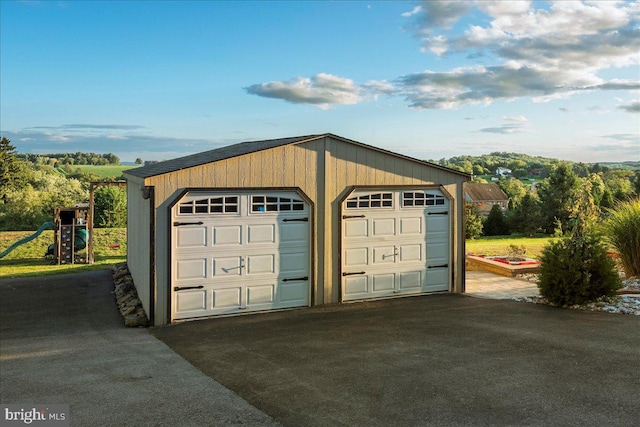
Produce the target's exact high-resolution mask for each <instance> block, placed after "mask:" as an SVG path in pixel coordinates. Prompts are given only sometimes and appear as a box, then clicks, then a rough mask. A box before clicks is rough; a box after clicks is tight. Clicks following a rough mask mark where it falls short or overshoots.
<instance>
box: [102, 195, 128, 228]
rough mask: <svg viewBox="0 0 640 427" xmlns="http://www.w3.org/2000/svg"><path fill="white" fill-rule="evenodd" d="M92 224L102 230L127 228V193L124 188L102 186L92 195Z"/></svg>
mask: <svg viewBox="0 0 640 427" xmlns="http://www.w3.org/2000/svg"><path fill="white" fill-rule="evenodd" d="M94 202H95V218H94V224H95V225H96V226H98V227H103V228H122V227H126V226H127V193H126V190H125V189H124V188H119V187H109V186H102V187H98V188H97V189H96V191H95V193H94Z"/></svg>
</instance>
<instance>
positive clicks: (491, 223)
mask: <svg viewBox="0 0 640 427" xmlns="http://www.w3.org/2000/svg"><path fill="white" fill-rule="evenodd" d="M483 229H484V235H485V236H505V235H508V234H509V226H508V225H507V221H506V220H505V218H504V215H503V214H502V208H501V207H500V205H493V206H492V207H491V210H490V211H489V216H488V217H487V220H486V221H485V222H484V227H483Z"/></svg>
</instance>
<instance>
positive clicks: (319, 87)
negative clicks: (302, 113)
mask: <svg viewBox="0 0 640 427" xmlns="http://www.w3.org/2000/svg"><path fill="white" fill-rule="evenodd" d="M245 90H246V91H247V93H249V94H252V95H258V96H262V97H265V98H276V99H282V100H284V101H287V102H291V103H294V104H309V105H314V106H316V107H318V108H321V109H327V108H330V107H331V105H333V104H356V103H358V102H359V101H361V100H362V96H361V88H360V87H358V86H357V85H356V84H355V83H354V82H353V80H351V79H347V78H343V77H338V76H334V75H332V74H325V73H319V74H316V75H315V76H313V77H311V78H306V77H297V78H295V79H292V80H289V81H275V82H269V83H262V84H254V85H251V86H249V87H247V88H245Z"/></svg>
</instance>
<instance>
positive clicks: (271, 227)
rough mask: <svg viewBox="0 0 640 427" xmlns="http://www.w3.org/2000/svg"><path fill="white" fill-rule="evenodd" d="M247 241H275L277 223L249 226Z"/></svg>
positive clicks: (255, 242)
mask: <svg viewBox="0 0 640 427" xmlns="http://www.w3.org/2000/svg"><path fill="white" fill-rule="evenodd" d="M247 235H248V236H247V243H248V244H250V245H251V244H260V243H275V242H276V226H275V224H259V225H249V226H247Z"/></svg>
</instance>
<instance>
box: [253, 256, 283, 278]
mask: <svg viewBox="0 0 640 427" xmlns="http://www.w3.org/2000/svg"><path fill="white" fill-rule="evenodd" d="M275 268H276V266H275V256H274V255H273V254H269V255H249V256H247V275H253V274H265V273H267V274H273V273H275Z"/></svg>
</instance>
